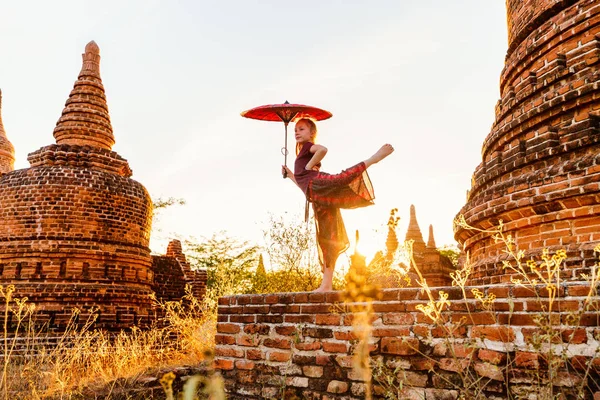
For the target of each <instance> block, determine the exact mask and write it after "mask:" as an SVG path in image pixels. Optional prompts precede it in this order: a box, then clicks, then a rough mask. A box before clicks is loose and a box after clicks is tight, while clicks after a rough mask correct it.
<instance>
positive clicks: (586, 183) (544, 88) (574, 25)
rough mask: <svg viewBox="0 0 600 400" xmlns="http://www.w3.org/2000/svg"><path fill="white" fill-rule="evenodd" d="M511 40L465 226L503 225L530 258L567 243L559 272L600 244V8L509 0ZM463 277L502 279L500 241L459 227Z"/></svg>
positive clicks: (580, 265) (591, 2)
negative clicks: (466, 272) (465, 265)
mask: <svg viewBox="0 0 600 400" xmlns="http://www.w3.org/2000/svg"><path fill="white" fill-rule="evenodd" d="M507 12H508V36H509V48H508V52H507V55H506V62H505V66H504V70H503V71H502V75H501V78H500V93H501V98H500V100H499V101H498V104H497V105H496V119H495V122H494V124H493V127H492V130H491V132H490V134H489V135H488V136H487V138H486V139H485V141H484V143H483V149H482V155H483V157H482V162H481V164H480V165H479V166H478V167H477V168H476V170H475V173H474V176H473V182H472V187H471V190H470V191H469V193H468V196H467V203H466V205H465V206H464V207H463V208H462V210H461V211H460V213H459V214H462V215H464V217H465V218H466V221H467V223H468V224H469V225H471V226H473V227H475V228H477V229H479V230H489V229H490V228H492V227H494V226H497V225H498V223H499V221H500V220H502V221H503V223H504V232H505V233H506V234H507V235H511V236H512V237H513V238H514V239H515V241H516V246H517V248H518V249H520V250H524V251H525V256H526V259H528V258H529V257H534V258H536V257H537V256H539V255H540V253H541V252H542V249H544V248H547V249H549V250H551V251H552V250H556V249H559V248H564V249H566V250H567V251H568V255H569V259H568V261H567V264H568V266H569V267H570V270H569V271H565V278H573V279H578V277H579V275H580V274H581V273H583V272H586V273H587V272H589V268H590V267H591V266H592V265H593V264H594V263H595V262H596V260H597V257H596V255H595V254H594V252H593V248H594V246H595V245H596V244H598V243H600V87H599V85H598V82H599V81H600V24H599V23H598V21H600V7H599V6H598V2H597V0H580V1H574V0H569V1H566V0H508V1H507ZM455 238H456V240H457V241H458V242H459V243H460V244H461V245H462V248H463V250H464V252H468V253H469V254H470V258H471V261H472V262H473V274H472V276H471V282H470V283H471V284H474V285H478V284H493V283H501V282H507V281H509V280H510V278H511V277H510V275H509V274H507V272H506V271H505V270H503V269H502V265H501V261H502V260H503V259H506V258H507V256H506V255H505V254H504V249H505V246H504V244H502V243H495V242H494V240H493V238H492V235H491V234H490V233H486V232H481V231H477V230H469V229H465V228H459V229H458V230H457V231H456V232H455Z"/></svg>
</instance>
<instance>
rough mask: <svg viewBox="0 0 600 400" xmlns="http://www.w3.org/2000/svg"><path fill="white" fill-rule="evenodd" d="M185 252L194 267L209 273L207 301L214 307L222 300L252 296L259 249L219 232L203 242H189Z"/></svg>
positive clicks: (186, 243) (186, 244)
mask: <svg viewBox="0 0 600 400" xmlns="http://www.w3.org/2000/svg"><path fill="white" fill-rule="evenodd" d="M185 248H186V255H187V257H188V261H189V263H190V265H191V267H192V268H193V269H206V273H207V278H208V279H207V282H206V299H207V301H208V302H209V303H210V302H212V306H215V307H216V303H217V300H218V298H219V297H221V296H228V295H233V294H242V293H249V292H251V288H252V276H253V274H254V269H255V268H256V264H257V262H258V256H259V254H258V250H259V247H258V246H256V245H252V244H250V243H249V242H239V241H238V240H236V239H233V238H231V237H229V236H227V235H226V233H225V232H219V233H216V234H213V236H212V237H211V238H209V239H206V238H204V239H203V240H202V241H200V242H196V241H192V240H187V241H186V242H185Z"/></svg>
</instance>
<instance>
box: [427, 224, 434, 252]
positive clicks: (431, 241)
mask: <svg viewBox="0 0 600 400" xmlns="http://www.w3.org/2000/svg"><path fill="white" fill-rule="evenodd" d="M427 248H428V249H435V248H436V246H435V238H434V237H433V225H429V238H428V239H427Z"/></svg>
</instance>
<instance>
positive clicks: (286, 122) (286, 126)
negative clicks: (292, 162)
mask: <svg viewBox="0 0 600 400" xmlns="http://www.w3.org/2000/svg"><path fill="white" fill-rule="evenodd" d="M288 123H289V122H288V121H283V124H284V125H285V142H284V146H283V148H282V149H281V152H282V153H283V165H285V166H286V167H287V155H288V149H287V129H288ZM285 178H287V171H285V170H284V171H283V179H285Z"/></svg>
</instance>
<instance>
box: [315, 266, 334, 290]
mask: <svg viewBox="0 0 600 400" xmlns="http://www.w3.org/2000/svg"><path fill="white" fill-rule="evenodd" d="M332 290H333V268H324V269H323V281H322V282H321V286H319V288H318V289H316V290H315V292H331V291H332Z"/></svg>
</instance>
